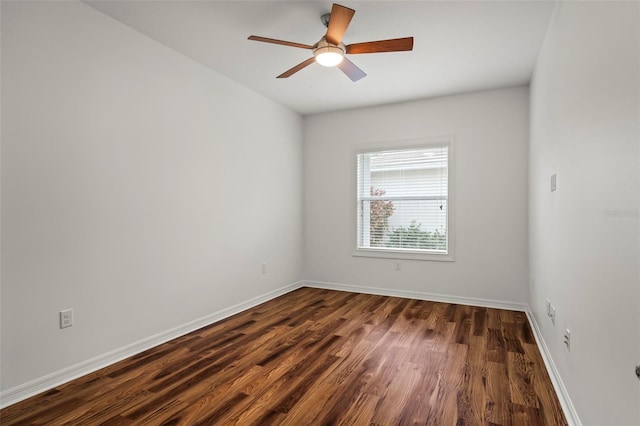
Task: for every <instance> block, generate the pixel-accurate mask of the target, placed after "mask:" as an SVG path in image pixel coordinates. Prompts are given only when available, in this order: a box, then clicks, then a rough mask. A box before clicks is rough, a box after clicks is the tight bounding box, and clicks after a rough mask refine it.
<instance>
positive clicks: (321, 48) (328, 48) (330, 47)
mask: <svg viewBox="0 0 640 426" xmlns="http://www.w3.org/2000/svg"><path fill="white" fill-rule="evenodd" d="M313 56H315V58H316V62H317V63H319V64H320V65H322V66H325V67H335V66H336V65H338V64H339V63H340V62H342V58H344V44H342V43H340V44H339V45H335V44H331V43H329V42H327V40H326V39H325V38H324V37H323V38H322V40H320V41H319V42H318V43H317V44H316V45H315V48H314V49H313Z"/></svg>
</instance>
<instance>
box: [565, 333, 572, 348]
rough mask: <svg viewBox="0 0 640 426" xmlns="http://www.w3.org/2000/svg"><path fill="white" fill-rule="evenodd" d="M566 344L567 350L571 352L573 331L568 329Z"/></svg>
mask: <svg viewBox="0 0 640 426" xmlns="http://www.w3.org/2000/svg"><path fill="white" fill-rule="evenodd" d="M564 344H565V345H567V350H568V351H571V330H569V329H568V328H567V329H566V330H565V332H564Z"/></svg>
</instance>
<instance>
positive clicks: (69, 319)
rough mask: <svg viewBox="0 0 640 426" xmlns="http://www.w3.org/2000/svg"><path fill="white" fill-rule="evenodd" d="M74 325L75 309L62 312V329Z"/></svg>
mask: <svg viewBox="0 0 640 426" xmlns="http://www.w3.org/2000/svg"><path fill="white" fill-rule="evenodd" d="M72 325H73V309H67V310H65V311H60V328H67V327H71V326H72Z"/></svg>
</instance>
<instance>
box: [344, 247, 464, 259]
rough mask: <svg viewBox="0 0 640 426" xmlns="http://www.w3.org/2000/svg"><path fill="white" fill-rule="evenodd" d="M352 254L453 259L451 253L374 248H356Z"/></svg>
mask: <svg viewBox="0 0 640 426" xmlns="http://www.w3.org/2000/svg"><path fill="white" fill-rule="evenodd" d="M352 256H354V257H373V258H379V259H398V260H426V261H436V262H453V261H454V258H453V255H452V254H451V253H420V252H416V251H407V252H400V251H387V250H375V249H356V251H355V252H354V253H353V254H352Z"/></svg>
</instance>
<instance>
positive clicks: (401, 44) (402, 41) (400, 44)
mask: <svg viewBox="0 0 640 426" xmlns="http://www.w3.org/2000/svg"><path fill="white" fill-rule="evenodd" d="M346 48H347V50H346V52H347V53H348V54H350V55H355V54H358V53H381V52H403V51H407V50H413V37H404V38H394V39H391V40H379V41H368V42H366V43H355V44H350V45H348V46H346Z"/></svg>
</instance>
